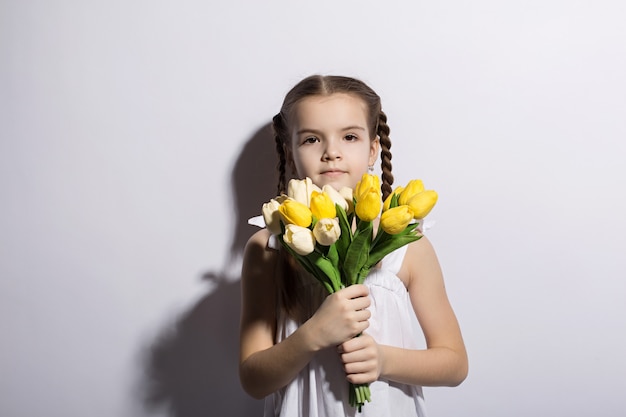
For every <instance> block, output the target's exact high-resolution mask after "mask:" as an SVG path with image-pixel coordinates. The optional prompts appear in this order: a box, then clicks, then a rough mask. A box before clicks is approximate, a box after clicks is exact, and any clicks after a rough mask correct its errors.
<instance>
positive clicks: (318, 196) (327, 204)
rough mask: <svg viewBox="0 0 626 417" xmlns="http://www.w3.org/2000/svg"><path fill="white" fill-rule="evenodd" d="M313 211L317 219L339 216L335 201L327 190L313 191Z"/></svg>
mask: <svg viewBox="0 0 626 417" xmlns="http://www.w3.org/2000/svg"><path fill="white" fill-rule="evenodd" d="M311 212H312V213H313V215H314V216H315V217H316V218H317V219H325V218H333V217H336V216H337V209H336V208H335V203H334V202H333V200H332V199H331V198H330V196H329V195H328V194H326V193H325V192H321V193H319V192H317V191H313V192H312V193H311Z"/></svg>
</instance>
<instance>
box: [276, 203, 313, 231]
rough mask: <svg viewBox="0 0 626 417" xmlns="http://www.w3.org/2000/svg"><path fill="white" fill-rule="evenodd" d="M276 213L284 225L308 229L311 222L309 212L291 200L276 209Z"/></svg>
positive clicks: (305, 207)
mask: <svg viewBox="0 0 626 417" xmlns="http://www.w3.org/2000/svg"><path fill="white" fill-rule="evenodd" d="M278 212H279V213H280V217H281V218H282V219H283V221H284V222H285V224H295V225H297V226H301V227H309V226H310V225H311V222H312V221H313V215H312V213H311V210H310V209H309V208H308V207H307V206H305V205H304V204H302V203H300V202H298V201H296V200H294V199H292V198H288V199H287V200H285V201H283V204H281V205H280V207H279V208H278Z"/></svg>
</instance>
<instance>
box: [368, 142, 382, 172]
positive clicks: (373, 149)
mask: <svg viewBox="0 0 626 417" xmlns="http://www.w3.org/2000/svg"><path fill="white" fill-rule="evenodd" d="M379 150H380V140H379V138H378V136H376V137H375V138H374V139H372V140H371V141H370V159H369V166H373V165H374V164H375V163H376V160H377V159H378V152H379Z"/></svg>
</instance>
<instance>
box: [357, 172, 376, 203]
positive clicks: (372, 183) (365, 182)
mask: <svg viewBox="0 0 626 417" xmlns="http://www.w3.org/2000/svg"><path fill="white" fill-rule="evenodd" d="M370 188H375V189H378V190H380V179H379V178H378V175H372V174H363V176H362V177H361V181H359V182H358V183H357V184H356V187H354V197H355V198H356V201H359V200H360V199H361V198H362V197H361V196H362V195H364V194H365V193H368V192H369V189H370Z"/></svg>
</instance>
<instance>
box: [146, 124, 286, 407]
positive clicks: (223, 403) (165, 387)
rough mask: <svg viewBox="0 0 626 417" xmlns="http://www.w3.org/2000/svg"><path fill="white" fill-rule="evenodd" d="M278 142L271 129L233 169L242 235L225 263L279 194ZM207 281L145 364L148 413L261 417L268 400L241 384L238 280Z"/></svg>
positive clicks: (213, 277)
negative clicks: (201, 294) (251, 393)
mask: <svg viewBox="0 0 626 417" xmlns="http://www.w3.org/2000/svg"><path fill="white" fill-rule="evenodd" d="M273 143H274V139H273V136H272V133H271V127H270V125H269V124H268V125H266V126H264V127H262V128H261V129H259V130H258V131H257V132H256V134H255V135H254V136H253V137H252V138H251V139H250V140H249V141H248V142H247V143H246V145H245V146H244V148H243V149H242V152H241V154H240V155H239V158H238V159H237V162H236V163H235V166H234V168H233V173H232V188H233V190H232V191H233V194H232V195H233V196H234V198H235V201H234V202H233V203H234V207H235V209H236V213H235V219H234V222H235V224H236V225H237V229H236V232H235V235H234V236H233V241H232V245H231V250H230V259H227V260H226V262H224V265H229V264H230V263H232V262H234V261H236V260H237V259H239V257H240V255H241V254H242V252H243V248H244V246H245V243H246V241H247V240H248V238H249V236H250V235H252V233H254V231H255V229H256V228H255V227H252V226H249V225H248V224H247V220H248V218H250V217H252V216H255V215H258V214H260V210H261V205H262V204H263V202H265V201H268V200H269V199H270V198H271V197H273V196H274V195H275V193H276V179H277V174H276V168H275V167H276V163H277V157H276V155H275V151H274V145H273ZM203 279H205V280H207V281H209V282H210V283H214V284H215V285H214V286H213V287H212V288H214V290H213V291H211V292H210V293H209V294H207V295H206V296H205V297H203V298H202V299H201V300H200V301H199V302H198V303H197V304H196V305H194V306H193V307H192V308H190V309H189V310H188V311H187V312H186V313H184V314H183V315H182V316H181V317H180V318H179V319H178V320H177V322H176V323H175V324H174V326H173V328H168V329H167V331H166V332H164V334H163V335H162V336H161V337H160V338H159V339H158V340H156V341H155V342H154V343H153V345H152V346H151V347H150V350H149V352H148V354H147V357H146V358H145V360H146V368H147V369H146V375H147V377H146V378H147V381H146V382H145V383H144V400H143V401H144V406H145V409H146V410H147V411H149V412H155V411H157V410H159V411H165V412H166V415H169V416H174V417H207V416H255V415H256V416H261V415H263V401H257V400H254V399H252V398H251V397H249V396H248V395H247V394H246V393H245V392H244V391H243V390H242V388H241V385H240V384H239V376H238V370H237V365H238V352H239V315H240V304H241V303H240V293H239V291H240V282H239V279H237V280H233V279H232V278H231V279H229V277H228V276H226V273H215V272H207V273H205V274H204V276H203ZM159 414H161V413H159Z"/></svg>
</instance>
